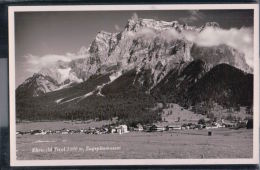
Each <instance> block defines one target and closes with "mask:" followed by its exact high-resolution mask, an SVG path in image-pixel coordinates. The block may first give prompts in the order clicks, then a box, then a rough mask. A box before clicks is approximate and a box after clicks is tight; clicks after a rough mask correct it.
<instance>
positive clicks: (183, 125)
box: [16, 103, 253, 135]
mask: <svg viewBox="0 0 260 170" xmlns="http://www.w3.org/2000/svg"><path fill="white" fill-rule="evenodd" d="M159 107H162V106H159ZM215 108H217V107H215ZM222 110H223V109H222ZM240 112H243V109H241V111H240ZM225 114H226V113H225ZM244 115H245V114H244ZM161 117H162V121H160V122H157V123H154V124H141V123H137V124H136V125H134V126H127V124H124V123H119V121H118V118H114V119H113V121H110V122H109V123H107V124H103V125H100V126H89V127H86V128H83V127H81V128H78V129H75V128H73V129H70V128H62V129H56V130H47V129H43V128H41V129H33V130H31V129H30V130H27V131H17V132H16V135H25V134H31V135H48V134H62V135H67V134H95V135H98V134H125V133H131V132H147V133H149V132H167V131H178V130H202V129H208V130H209V131H210V129H218V128H230V129H240V128H247V129H252V128H253V120H252V119H245V118H244V119H241V117H238V118H234V119H232V120H227V119H224V118H221V119H220V118H219V119H217V118H214V119H212V118H207V117H206V116H205V115H202V114H194V112H192V111H191V110H188V109H184V108H183V107H181V106H179V105H177V104H173V103H168V104H167V106H166V107H165V108H164V109H163V110H162V113H161ZM93 121H94V122H95V121H96V122H97V121H98V120H92V122H93ZM89 122H91V121H89ZM89 122H88V123H89ZM67 123H68V122H67ZM71 123H73V122H71ZM74 123H75V122H74ZM85 123H86V122H85ZM83 126H84V124H83Z"/></svg>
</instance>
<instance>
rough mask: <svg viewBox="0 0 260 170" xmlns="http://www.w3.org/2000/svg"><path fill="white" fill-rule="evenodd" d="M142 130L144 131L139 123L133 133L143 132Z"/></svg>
mask: <svg viewBox="0 0 260 170" xmlns="http://www.w3.org/2000/svg"><path fill="white" fill-rule="evenodd" d="M143 130H144V128H143V126H142V125H141V124H140V123H138V124H137V125H136V127H135V128H134V131H143Z"/></svg>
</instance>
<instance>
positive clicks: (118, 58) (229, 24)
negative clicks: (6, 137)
mask: <svg viewBox="0 0 260 170" xmlns="http://www.w3.org/2000/svg"><path fill="white" fill-rule="evenodd" d="M258 15H259V14H258V6H257V5H255V4H247V5H243V4H240V5H238V4H233V5H228V4H223V5H216V4H215V5H213V4H212V5H131V6H130V5H118V6H116V5H83V6H35V7H34V6H16V7H9V79H10V80H9V84H10V85H9V90H10V91H9V95H10V108H9V109H10V131H11V132H10V133H11V144H10V145H11V148H10V152H11V164H12V165H14V166H22V165H35V166H37V165H46V166H48V165H163V164H166V165H175V164H184V165H185V164H213V163H214V164H240V163H241V164H255V163H258V161H259V160H258V156H259V153H258V151H259V149H258V143H259V134H258V133H259V132H258V129H259V116H258V114H259V106H258V105H259V96H258V95H259V94H258V93H259V59H258V57H259V54H258V46H259V41H258V36H259V34H258V31H259V26H258V20H259V17H258Z"/></svg>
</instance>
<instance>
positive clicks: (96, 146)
mask: <svg viewBox="0 0 260 170" xmlns="http://www.w3.org/2000/svg"><path fill="white" fill-rule="evenodd" d="M18 125H19V124H18ZM211 131H212V136H208V130H206V129H203V130H179V131H178V130H176V131H167V132H150V133H148V132H130V133H126V134H122V135H119V134H100V135H93V134H67V135H63V134H49V135H30V134H25V135H17V141H16V142H17V159H18V160H59V159H158V158H171V159H187V158H198V159H201V158H204V159H206V158H252V154H253V130H252V129H239V130H232V129H227V128H220V129H211Z"/></svg>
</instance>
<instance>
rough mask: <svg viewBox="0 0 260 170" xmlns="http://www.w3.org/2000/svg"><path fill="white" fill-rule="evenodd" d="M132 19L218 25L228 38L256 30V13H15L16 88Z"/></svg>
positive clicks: (235, 11) (238, 11) (210, 11)
mask: <svg viewBox="0 0 260 170" xmlns="http://www.w3.org/2000/svg"><path fill="white" fill-rule="evenodd" d="M133 15H137V16H138V17H139V18H149V19H156V20H164V21H176V20H177V21H179V22H180V23H187V24H188V25H191V26H202V25H203V24H204V23H206V22H211V21H215V22H217V23H219V25H220V27H221V28H223V29H224V30H231V32H225V33H222V32H221V33H219V35H220V36H225V37H227V36H228V35H229V34H230V33H232V34H234V35H235V34H236V35H237V33H240V32H242V33H243V31H244V29H243V28H245V27H246V28H252V27H253V10H192V11H189V10H185V11H184V10H183V11H182V10H178V11H173V10H171V11H92V12H90V11H73V12H72V11H71V12H69V11H62V12H16V13H15V57H16V59H15V60H16V87H17V86H18V85H19V84H21V83H22V82H23V81H24V80H25V79H26V78H28V77H29V76H31V75H32V74H33V72H35V71H36V70H35V69H32V68H39V67H37V66H38V65H39V64H41V63H43V62H45V61H46V60H47V59H48V60H51V58H53V59H54V58H60V59H65V58H64V55H66V54H67V53H77V52H78V51H79V49H80V48H81V47H83V46H85V47H86V48H87V47H88V46H89V45H90V43H91V42H92V41H93V40H94V38H95V36H96V35H97V33H98V32H99V31H101V30H103V31H107V32H119V31H121V30H123V29H124V27H125V25H126V23H127V20H128V19H129V18H131V17H132V16H133ZM232 30H235V32H234V31H233V32H232ZM236 30H239V31H240V30H242V31H240V32H236ZM244 32H245V31H244ZM205 36H207V35H205ZM214 41H215V40H214ZM234 41H237V40H236V39H234ZM231 43H232V42H231ZM241 45H243V44H241ZM249 45H250V44H249ZM37 64H38V65H37Z"/></svg>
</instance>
